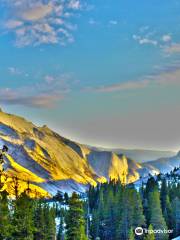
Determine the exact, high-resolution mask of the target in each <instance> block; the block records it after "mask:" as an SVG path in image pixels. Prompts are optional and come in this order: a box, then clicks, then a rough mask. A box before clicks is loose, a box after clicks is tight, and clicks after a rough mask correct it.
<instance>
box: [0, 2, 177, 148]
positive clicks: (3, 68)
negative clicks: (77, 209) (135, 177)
mask: <svg viewBox="0 0 180 240" xmlns="http://www.w3.org/2000/svg"><path fill="white" fill-rule="evenodd" d="M0 11H1V13H2V14H1V16H0V21H1V24H0V29H1V35H0V41H1V44H0V51H1V55H2V56H3V57H1V59H0V84H1V87H0V104H1V105H2V106H3V109H4V111H7V112H10V113H12V114H17V115H20V116H24V117H26V118H27V119H28V120H31V121H32V122H34V123H36V124H38V125H43V124H47V125H48V126H49V127H50V128H52V129H53V130H55V131H57V132H58V133H59V134H61V135H63V136H65V137H68V138H70V139H73V140H75V141H78V142H80V143H83V144H88V145H92V146H102V147H105V148H127V149H137V148H138V149H160V150H173V151H179V149H180V134H179V133H180V124H179V122H180V107H179V106H180V94H179V92H180V35H179V28H180V16H179V11H180V2H178V1H176V0H172V1H169V0H164V1H159V2H158V3H157V1H156V0H152V1H150V2H147V1H138V2H136V1H134V2H132V1H130V0H127V1H119V0H115V1H113V3H112V1H110V0H107V1H102V0H100V1H95V0H90V1H86V0H67V1H59V0H51V1H50V0H36V1H35V0H32V1H27V0H12V1H9V0H3V1H2V3H1V5H0ZM12 13H13V14H12ZM152 16H153V17H152Z"/></svg>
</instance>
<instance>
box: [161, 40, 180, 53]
mask: <svg viewBox="0 0 180 240" xmlns="http://www.w3.org/2000/svg"><path fill="white" fill-rule="evenodd" d="M164 52H165V53H167V54H176V53H180V43H172V44H171V45H169V46H166V47H165V48H164Z"/></svg>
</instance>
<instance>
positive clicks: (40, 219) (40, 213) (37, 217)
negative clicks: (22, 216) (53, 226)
mask: <svg viewBox="0 0 180 240" xmlns="http://www.w3.org/2000/svg"><path fill="white" fill-rule="evenodd" d="M45 218H46V216H45V213H44V207H43V203H42V202H41V201H38V200H37V201H36V209H35V213H34V223H35V226H36V230H35V233H34V240H39V239H41V240H45V229H46V225H45Z"/></svg>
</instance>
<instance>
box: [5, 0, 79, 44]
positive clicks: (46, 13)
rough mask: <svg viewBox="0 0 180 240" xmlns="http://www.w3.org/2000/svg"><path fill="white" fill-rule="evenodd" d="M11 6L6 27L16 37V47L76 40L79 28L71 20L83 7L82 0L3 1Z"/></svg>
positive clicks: (64, 42)
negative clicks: (74, 34) (74, 33)
mask: <svg viewBox="0 0 180 240" xmlns="http://www.w3.org/2000/svg"><path fill="white" fill-rule="evenodd" d="M3 3H4V4H5V5H6V6H7V7H8V9H9V15H10V16H8V19H7V21H6V22H5V23H4V28H5V29H6V30H7V32H12V33H14V35H15V38H16V46H18V47H23V46H28V45H33V46H36V45H40V44H57V43H60V44H62V45H65V44H66V43H68V42H69V43H71V42H73V41H74V38H73V33H72V32H73V31H74V30H75V29H76V26H74V25H73V24H72V23H71V22H70V18H71V17H72V16H74V14H75V13H77V12H78V11H80V10H82V9H83V5H82V4H81V1H79V0H67V1H59V0H51V1H50V0H47V1H43V0H31V1H27V0H3ZM11 12H13V14H10V13H11Z"/></svg>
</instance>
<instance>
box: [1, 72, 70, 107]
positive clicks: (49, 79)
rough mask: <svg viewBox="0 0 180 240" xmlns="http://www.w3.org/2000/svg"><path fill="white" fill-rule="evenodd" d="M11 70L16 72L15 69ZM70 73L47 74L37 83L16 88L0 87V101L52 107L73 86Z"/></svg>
mask: <svg viewBox="0 0 180 240" xmlns="http://www.w3.org/2000/svg"><path fill="white" fill-rule="evenodd" d="M11 71H12V72H13V74H14V72H15V73H16V71H17V70H16V69H14V68H12V69H11ZM73 84H75V83H74V79H73V77H72V74H68V73H66V74H59V75H51V74H49V75H48V74H47V75H45V76H44V77H43V80H42V81H41V82H39V83H36V84H32V85H29V86H26V85H25V86H21V87H18V88H0V103H3V104H8V105H21V106H27V107H38V108H39V107H40V108H53V107H55V106H56V104H57V103H58V102H60V101H62V100H63V99H64V98H65V97H66V96H67V94H68V93H69V92H70V91H71V89H72V87H73Z"/></svg>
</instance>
